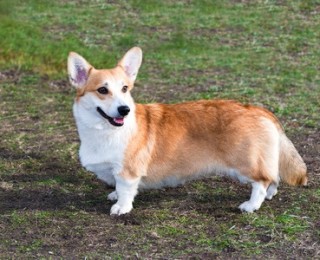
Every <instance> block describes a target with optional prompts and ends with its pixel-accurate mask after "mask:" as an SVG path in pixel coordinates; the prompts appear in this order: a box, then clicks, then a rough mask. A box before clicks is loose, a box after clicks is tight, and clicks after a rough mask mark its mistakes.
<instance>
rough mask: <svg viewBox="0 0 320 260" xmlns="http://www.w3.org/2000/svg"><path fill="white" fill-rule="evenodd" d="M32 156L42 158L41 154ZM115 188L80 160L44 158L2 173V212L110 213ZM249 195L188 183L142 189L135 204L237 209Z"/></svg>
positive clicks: (203, 210) (209, 210)
mask: <svg viewBox="0 0 320 260" xmlns="http://www.w3.org/2000/svg"><path fill="white" fill-rule="evenodd" d="M11 156H12V154H11ZM24 156H25V155H15V156H14V157H10V159H12V160H13V161H19V160H20V159H24ZM28 156H29V157H30V155H28ZM32 156H34V157H35V158H34V159H41V158H39V157H38V156H39V155H32ZM1 157H2V158H5V157H6V154H4V153H2V154H1ZM79 172H81V173H80V174H79ZM200 182H201V181H200ZM202 182H203V183H202V184H205V185H207V187H206V188H207V189H209V190H210V189H215V188H217V187H218V188H219V187H220V188H221V187H222V186H224V188H226V187H228V186H229V185H232V184H230V183H226V181H225V180H221V181H218V182H217V183H214V181H212V184H207V183H208V182H207V181H206V180H204V181H202ZM210 183H211V180H210ZM233 185H234V184H233ZM226 189H228V188H226ZM239 189H241V187H239ZM113 190H114V188H113V187H109V186H106V185H105V184H104V183H102V182H101V181H99V180H98V179H97V178H96V177H95V176H94V175H93V174H91V173H84V172H83V170H82V168H81V166H80V164H77V163H76V165H74V166H73V168H70V167H66V165H65V164H64V162H61V161H59V159H54V160H52V159H50V160H49V159H48V160H47V161H46V160H44V161H43V160H42V164H41V167H40V169H39V170H38V171H33V170H30V169H26V172H25V173H15V174H2V175H1V176H0V214H8V213H10V212H13V211H16V210H50V211H51V210H52V211H59V210H70V211H78V210H83V211H86V212H100V213H105V214H109V212H110V208H111V206H112V204H113V202H111V201H109V200H107V194H108V193H110V192H112V191H113ZM246 193H248V194H246ZM248 195H249V190H248V192H245V193H244V195H241V196H238V195H235V193H232V192H227V193H226V194H224V193H214V194H212V193H210V192H207V191H197V189H196V188H194V186H193V185H192V184H190V183H188V184H186V185H185V186H181V187H177V188H166V189H160V190H146V191H142V192H140V193H139V195H138V196H137V197H136V199H135V203H134V208H136V209H137V210H148V209H153V208H155V209H158V208H159V207H160V208H168V207H172V208H173V210H175V209H176V210H180V211H181V210H187V211H188V210H196V211H199V212H201V213H204V214H205V213H207V214H211V213H214V212H217V211H220V210H222V209H223V210H224V211H232V212H234V210H235V209H236V204H237V203H239V202H240V200H243V201H244V200H245V199H246V196H248Z"/></svg>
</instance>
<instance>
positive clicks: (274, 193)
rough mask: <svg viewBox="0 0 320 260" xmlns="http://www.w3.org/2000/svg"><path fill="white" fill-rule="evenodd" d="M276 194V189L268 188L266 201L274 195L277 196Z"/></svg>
mask: <svg viewBox="0 0 320 260" xmlns="http://www.w3.org/2000/svg"><path fill="white" fill-rule="evenodd" d="M277 193H278V190H277V188H276V187H269V189H268V190H267V195H266V199H267V200H271V199H272V198H273V197H274V196H275V195H277Z"/></svg>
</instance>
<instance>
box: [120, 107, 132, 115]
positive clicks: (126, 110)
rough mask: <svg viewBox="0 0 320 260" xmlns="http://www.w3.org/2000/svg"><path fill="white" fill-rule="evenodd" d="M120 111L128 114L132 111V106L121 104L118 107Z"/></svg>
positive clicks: (121, 113) (122, 113)
mask: <svg viewBox="0 0 320 260" xmlns="http://www.w3.org/2000/svg"><path fill="white" fill-rule="evenodd" d="M118 112H119V114H120V115H122V116H126V115H128V114H129V112H130V108H129V107H128V106H120V107H118Z"/></svg>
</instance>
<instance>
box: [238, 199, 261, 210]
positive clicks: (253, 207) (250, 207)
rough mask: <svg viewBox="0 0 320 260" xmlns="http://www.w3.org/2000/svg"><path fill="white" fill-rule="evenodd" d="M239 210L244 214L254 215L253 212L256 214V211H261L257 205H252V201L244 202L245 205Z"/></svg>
mask: <svg viewBox="0 0 320 260" xmlns="http://www.w3.org/2000/svg"><path fill="white" fill-rule="evenodd" d="M239 209H240V210H241V211H242V212H248V213H252V212H254V211H255V210H257V209H259V207H258V206H256V205H254V204H253V203H251V202H250V201H246V202H243V203H242V204H241V205H240V206H239Z"/></svg>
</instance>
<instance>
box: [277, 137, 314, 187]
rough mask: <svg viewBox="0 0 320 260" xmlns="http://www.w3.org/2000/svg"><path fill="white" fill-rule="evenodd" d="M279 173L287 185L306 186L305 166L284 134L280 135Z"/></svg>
mask: <svg viewBox="0 0 320 260" xmlns="http://www.w3.org/2000/svg"><path fill="white" fill-rule="evenodd" d="M279 173H280V178H281V179H282V180H283V181H284V182H286V183H288V184H289V185H294V186H296V185H303V186H305V185H307V182H308V177H307V166H306V164H305V163H304V161H303V159H302V158H301V156H300V155H299V153H298V151H297V150H296V148H295V147H294V145H293V143H292V142H291V141H290V140H289V139H288V137H287V136H286V135H285V134H284V133H282V134H281V135H280V158H279Z"/></svg>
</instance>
